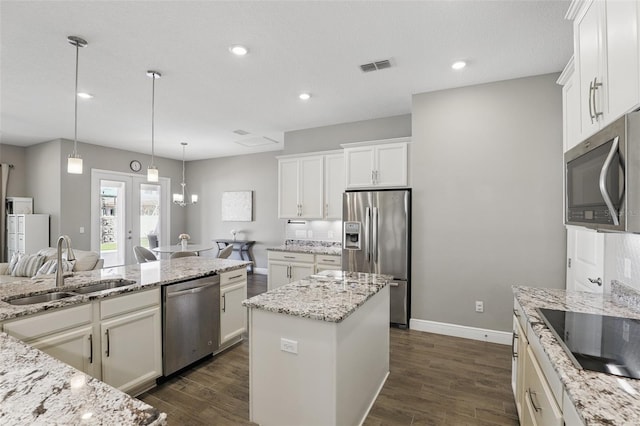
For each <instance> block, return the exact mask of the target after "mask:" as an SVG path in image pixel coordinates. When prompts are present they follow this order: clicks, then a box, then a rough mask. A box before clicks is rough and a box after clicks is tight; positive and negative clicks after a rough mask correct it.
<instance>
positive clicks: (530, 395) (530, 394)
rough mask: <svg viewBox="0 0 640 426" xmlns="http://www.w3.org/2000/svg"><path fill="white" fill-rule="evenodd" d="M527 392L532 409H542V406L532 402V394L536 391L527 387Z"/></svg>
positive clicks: (538, 410) (537, 410)
mask: <svg viewBox="0 0 640 426" xmlns="http://www.w3.org/2000/svg"><path fill="white" fill-rule="evenodd" d="M527 393H528V394H529V401H531V406H532V407H533V409H534V410H536V413H537V412H540V411H542V407H540V406H539V405H536V403H535V402H533V396H534V395H535V394H536V393H535V392H534V391H532V390H531V388H529V391H528V392H527Z"/></svg>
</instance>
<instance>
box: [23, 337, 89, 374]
mask: <svg viewBox="0 0 640 426" xmlns="http://www.w3.org/2000/svg"><path fill="white" fill-rule="evenodd" d="M30 344H31V346H32V347H34V348H36V349H40V350H41V351H42V352H44V353H46V354H49V355H51V356H52V357H54V358H56V359H59V360H60V361H62V362H64V363H66V364H69V365H70V366H72V367H73V368H75V369H77V370H80V371H82V372H83V373H87V374H89V375H92V376H95V374H96V372H95V371H94V367H95V366H96V364H97V363H96V359H95V358H94V357H95V355H98V354H97V350H96V349H97V348H95V347H94V345H93V327H92V326H90V325H88V326H84V327H78V328H74V329H72V330H68V331H65V332H62V333H58V334H54V335H51V336H48V337H44V338H40V339H36V340H33V341H31V342H30Z"/></svg>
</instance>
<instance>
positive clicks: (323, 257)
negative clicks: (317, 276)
mask: <svg viewBox="0 0 640 426" xmlns="http://www.w3.org/2000/svg"><path fill="white" fill-rule="evenodd" d="M316 263H323V264H327V265H336V266H340V265H342V257H341V256H333V255H328V254H317V255H316Z"/></svg>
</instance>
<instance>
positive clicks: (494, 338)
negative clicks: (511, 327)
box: [409, 318, 511, 345]
mask: <svg viewBox="0 0 640 426" xmlns="http://www.w3.org/2000/svg"><path fill="white" fill-rule="evenodd" d="M409 328H410V329H411V330H418V331H426V332H427V333H435V334H444V335H445V336H454V337H462V338H465V339H473V340H481V341H485V342H491V343H498V344H501V345H511V332H507V331H497V330H489V329H486V328H476V327H469V326H466V325H458V324H449V323H444V322H436V321H426V320H421V319H415V318H411V320H410V321H409Z"/></svg>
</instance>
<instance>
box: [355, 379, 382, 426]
mask: <svg viewBox="0 0 640 426" xmlns="http://www.w3.org/2000/svg"><path fill="white" fill-rule="evenodd" d="M387 378H389V372H388V371H387V374H386V375H385V376H384V379H382V382H381V383H380V386H379V387H378V391H377V392H376V394H375V396H374V397H373V399H372V400H371V403H370V404H369V406H368V407H367V411H365V413H364V416H362V419H361V420H360V423H358V426H362V425H363V424H364V421H365V420H366V419H367V416H368V415H369V411H371V409H372V408H373V404H375V402H376V399H378V395H380V392H382V388H383V387H384V384H385V383H386V382H387Z"/></svg>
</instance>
